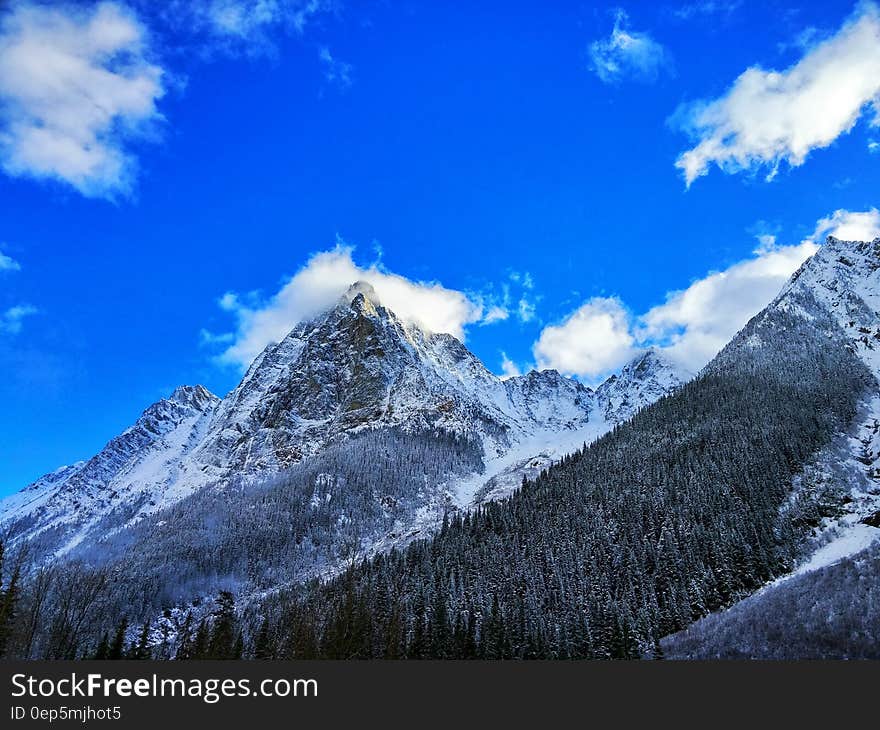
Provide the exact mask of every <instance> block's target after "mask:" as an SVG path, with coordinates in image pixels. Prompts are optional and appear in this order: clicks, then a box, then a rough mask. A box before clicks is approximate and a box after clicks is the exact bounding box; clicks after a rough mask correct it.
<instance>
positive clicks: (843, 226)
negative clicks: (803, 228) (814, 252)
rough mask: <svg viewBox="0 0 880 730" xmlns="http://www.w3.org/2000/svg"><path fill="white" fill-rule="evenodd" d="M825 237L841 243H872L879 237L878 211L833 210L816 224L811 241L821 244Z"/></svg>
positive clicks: (879, 218) (879, 219)
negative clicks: (831, 237) (830, 237)
mask: <svg viewBox="0 0 880 730" xmlns="http://www.w3.org/2000/svg"><path fill="white" fill-rule="evenodd" d="M826 236H834V237H835V238H839V239H840V240H841V241H873V240H874V239H875V238H878V237H880V211H878V210H877V209H876V208H871V209H870V210H865V211H861V212H855V211H850V210H835V211H834V212H833V213H832V214H831V215H830V216H828V217H827V218H822V219H821V220H819V222H818V223H817V224H816V230H815V231H814V232H813V235H812V240H813V241H816V242H817V243H821V242H822V241H824V240H825V238H826Z"/></svg>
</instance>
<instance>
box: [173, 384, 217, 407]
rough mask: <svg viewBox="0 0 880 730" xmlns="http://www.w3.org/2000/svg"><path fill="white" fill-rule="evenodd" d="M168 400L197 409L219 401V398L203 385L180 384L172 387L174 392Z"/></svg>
mask: <svg viewBox="0 0 880 730" xmlns="http://www.w3.org/2000/svg"><path fill="white" fill-rule="evenodd" d="M168 400H172V401H175V402H176V403H179V404H180V405H184V406H190V407H192V408H196V409H198V410H202V409H204V408H205V406H206V405H208V404H211V403H218V402H219V401H220V399H219V398H218V397H217V396H216V395H214V394H213V393H212V392H211V391H210V390H208V389H207V388H206V387H205V386H204V385H180V386H178V387H177V388H175V389H174V392H173V393H172V394H171V396H170V397H169V398H168Z"/></svg>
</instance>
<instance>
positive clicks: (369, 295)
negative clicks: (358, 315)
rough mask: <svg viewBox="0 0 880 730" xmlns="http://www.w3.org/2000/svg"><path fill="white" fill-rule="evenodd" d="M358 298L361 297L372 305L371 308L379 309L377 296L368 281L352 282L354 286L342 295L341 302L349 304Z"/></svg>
mask: <svg viewBox="0 0 880 730" xmlns="http://www.w3.org/2000/svg"><path fill="white" fill-rule="evenodd" d="M358 296H362V297H363V298H364V299H366V300H367V301H369V302H370V303H372V304H373V306H376V307H379V306H381V304H382V303H381V302H380V301H379V295H378V294H377V293H376V290H375V289H374V288H373V285H372V284H370V282H368V281H356V282H354V284H352V285H351V286H349V287H348V289H347V290H346V291H345V294H343V295H342V300H343V301H345V302H347V303H349V304H350V303H351V302H353V301H354V300H355V299H356V298H357V297H358Z"/></svg>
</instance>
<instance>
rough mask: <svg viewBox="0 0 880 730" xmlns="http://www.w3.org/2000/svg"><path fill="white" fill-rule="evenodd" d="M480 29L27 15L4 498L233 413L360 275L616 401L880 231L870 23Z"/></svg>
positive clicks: (306, 9)
mask: <svg viewBox="0 0 880 730" xmlns="http://www.w3.org/2000/svg"><path fill="white" fill-rule="evenodd" d="M453 5H454V6H453ZM470 5H471V4H465V3H462V4H451V3H446V2H428V1H427V0H425V1H424V2H417V1H415V0H413V1H411V2H395V0H387V1H383V2H361V3H357V4H355V3H351V2H349V3H346V2H344V1H343V0H340V2H333V3H331V2H322V1H321V0H309V1H308V2H307V1H306V0H192V1H190V2H175V3H168V4H164V5H163V7H164V10H163V11H161V12H159V11H157V10H156V6H157V4H155V3H150V2H146V0H115V1H113V2H103V3H94V2H79V3H69V4H65V3H58V2H52V3H40V2H36V1H33V0H22V1H20V2H13V3H12V4H11V5H9V6H8V7H7V9H6V10H5V11H4V12H3V13H2V14H0V167H2V174H0V404H2V405H0V495H2V494H5V493H9V492H12V491H15V490H17V489H20V488H21V487H23V486H24V485H25V484H27V483H28V482H29V481H31V480H33V479H34V478H36V477H38V476H40V475H41V474H43V473H45V472H47V471H51V470H52V469H54V468H56V467H58V466H60V465H62V464H65V463H70V462H73V461H76V460H78V459H82V458H87V457H89V456H91V455H92V454H93V453H95V452H96V451H97V450H98V449H99V448H100V447H101V446H102V445H103V444H104V443H105V442H106V441H107V440H108V439H109V438H110V437H112V436H113V435H115V434H117V433H118V432H120V431H121V430H122V429H124V428H125V427H126V426H128V425H129V424H130V423H131V422H132V421H133V420H134V419H135V418H136V417H137V415H138V414H139V412H140V411H141V410H142V409H143V408H144V407H146V406H147V405H149V404H150V403H152V402H153V401H155V400H157V399H158V398H160V397H162V396H164V395H167V394H168V393H170V391H171V390H172V389H173V388H174V387H175V386H176V385H178V384H181V383H195V382H200V383H203V384H205V385H206V386H207V387H209V388H210V389H211V390H213V391H214V392H216V393H218V394H220V395H222V394H225V393H226V392H227V391H228V390H229V389H231V388H232V387H234V385H235V384H236V383H237V381H238V379H239V378H240V375H241V371H242V368H243V367H245V366H246V364H247V361H248V359H249V358H250V357H251V356H252V355H253V354H254V353H255V352H256V351H258V350H259V349H260V348H261V347H263V346H264V345H265V344H267V343H268V342H269V341H271V339H273V338H277V337H278V336H283V332H284V331H286V329H288V328H289V327H291V326H292V325H293V324H294V323H295V322H296V321H297V319H298V318H299V317H301V316H306V315H307V314H309V313H311V312H312V311H313V310H315V309H316V308H319V307H321V306H324V304H325V303H326V301H327V300H328V298H332V297H334V296H336V295H337V291H338V290H339V288H340V287H344V284H345V283H351V282H350V281H348V279H349V278H350V277H352V276H356V277H359V278H367V279H370V280H372V281H374V283H375V284H376V286H377V289H378V290H379V294H380V297H382V298H384V299H387V300H388V301H389V302H391V303H398V302H399V303H400V308H401V309H402V310H404V311H402V315H403V316H405V317H408V318H410V319H413V320H415V321H419V322H421V323H423V324H425V325H427V326H429V327H431V328H433V329H445V330H447V331H451V332H453V333H455V334H459V335H461V336H463V337H465V339H466V343H467V344H468V346H469V347H470V348H471V349H472V350H473V351H474V352H475V353H476V354H477V355H478V356H480V357H481V358H482V359H483V360H484V362H485V363H486V364H487V366H488V367H489V368H490V369H492V370H494V371H495V372H498V373H499V374H501V373H502V372H505V371H506V372H508V373H511V372H515V371H516V370H517V369H518V370H524V369H527V368H529V367H533V366H536V365H537V366H539V367H557V368H558V369H560V370H562V371H564V372H566V373H568V374H571V375H574V376H576V377H579V378H581V379H583V380H584V381H585V382H587V383H594V382H597V381H598V380H600V379H601V378H602V377H604V375H606V374H607V373H609V372H611V371H613V370H614V369H616V368H617V367H619V366H620V365H621V364H623V363H624V362H625V361H626V360H627V359H628V358H629V357H631V356H632V355H633V354H634V353H635V352H637V351H638V350H639V349H640V348H642V347H644V346H646V345H649V344H656V345H658V346H661V347H664V348H666V349H667V350H668V352H669V354H670V356H671V357H673V358H674V359H677V360H678V361H679V362H681V363H682V365H684V366H685V367H688V368H690V369H697V368H699V367H700V366H701V365H702V364H703V363H704V362H705V361H706V360H707V359H708V358H709V357H711V355H712V354H713V352H714V351H715V349H717V347H718V346H720V344H723V342H724V341H725V339H727V338H728V337H729V336H730V335H731V334H732V333H734V332H735V331H736V329H737V328H738V327H740V326H741V325H742V324H743V323H744V321H745V320H746V319H747V318H748V316H750V315H751V314H753V313H754V312H756V311H757V310H758V309H760V308H761V307H762V306H763V305H764V304H766V303H767V302H768V301H769V300H770V299H771V298H772V296H773V294H774V293H775V291H776V290H778V288H779V286H780V285H781V283H782V282H783V281H784V280H785V278H786V277H787V276H788V275H789V274H790V273H791V272H792V271H793V270H794V268H796V267H797V265H799V264H800V262H801V261H802V260H803V259H804V258H805V257H806V256H808V255H809V254H810V253H811V252H812V251H814V250H815V247H816V245H818V244H820V243H821V240H822V239H823V237H824V235H826V234H828V233H836V234H843V237H859V238H864V237H870V236H873V235H877V234H878V232H880V214H878V213H877V211H876V206H877V205H878V201H877V196H876V190H878V189H880V153H878V150H880V146H878V145H877V142H878V141H880V128H878V127H877V126H876V125H875V124H874V122H875V120H876V118H877V114H878V111H880V106H878V105H877V100H878V98H880V96H878V94H880V57H878V55H880V51H878V50H877V49H878V48H880V43H878V39H880V15H878V11H877V7H876V5H874V4H872V3H861V4H853V3H852V2H825V3H806V2H801V3H798V2H761V3H749V2H724V1H723V0H704V1H702V2H700V1H699V0H698V1H696V2H688V1H687V0H683V1H682V2H679V3H676V2H669V3H668V4H663V3H655V2H651V3H647V2H645V3H639V2H627V3H623V4H622V5H621V4H618V3H612V4H599V3H577V2H559V3H526V2H522V3H518V2H513V3H511V2H504V3H501V2H498V3H492V2H487V3H480V4H479V8H474V7H469V6H470ZM49 51H51V52H49ZM771 71H772V72H777V73H769V72H771ZM688 183H689V185H688ZM503 362H504V364H503Z"/></svg>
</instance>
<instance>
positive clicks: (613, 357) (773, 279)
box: [533, 208, 880, 380]
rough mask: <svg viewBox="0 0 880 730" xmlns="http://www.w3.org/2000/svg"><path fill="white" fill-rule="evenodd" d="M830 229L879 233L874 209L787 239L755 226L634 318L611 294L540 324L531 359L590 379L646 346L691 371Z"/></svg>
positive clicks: (836, 216) (879, 216)
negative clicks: (744, 254) (708, 267)
mask: <svg viewBox="0 0 880 730" xmlns="http://www.w3.org/2000/svg"><path fill="white" fill-rule="evenodd" d="M761 227H763V225H762V226H761ZM829 235H830V236H834V237H836V238H840V239H843V240H856V241H871V240H873V239H875V238H877V237H880V211H878V210H877V209H876V208H871V209H870V210H866V211H848V210H837V211H835V212H834V213H832V214H831V215H829V216H827V217H825V218H822V219H820V220H819V221H818V222H817V224H816V228H815V230H814V232H813V234H812V235H811V236H809V237H808V238H806V239H804V240H803V241H801V242H800V243H799V244H794V245H789V246H784V245H779V244H778V243H777V239H776V236H775V235H772V234H768V233H759V234H758V235H757V239H758V243H759V245H758V247H757V248H756V249H755V250H754V251H753V252H752V255H751V256H750V257H749V258H746V259H744V260H742V261H738V262H737V263H735V264H733V265H731V266H729V267H727V268H726V269H724V270H722V271H713V272H710V273H709V274H707V275H706V276H704V277H702V278H700V279H697V280H696V281H694V282H693V283H691V284H690V286H688V287H686V288H685V289H682V290H680V291H673V292H670V293H669V294H667V295H666V301H665V302H663V303H662V304H659V305H657V306H655V307H652V308H651V309H649V310H648V311H647V312H646V313H644V314H642V315H641V316H639V317H636V318H632V317H630V316H628V314H627V310H626V308H625V306H624V305H623V304H622V303H621V302H620V300H618V299H591V300H590V301H588V302H586V303H585V304H584V305H582V306H581V307H580V308H579V309H577V310H576V311H575V312H573V313H572V314H571V315H569V317H567V318H566V319H565V320H564V321H563V322H562V324H560V325H554V326H551V327H546V328H544V330H543V331H542V332H541V335H540V337H539V339H538V341H537V342H536V343H535V345H534V348H533V350H534V353H535V358H536V360H537V362H538V364H539V366H541V367H555V368H557V369H558V370H561V371H563V372H566V373H568V374H572V375H578V376H580V377H582V378H585V379H588V380H591V379H595V378H596V377H597V376H599V375H603V374H605V373H607V372H609V371H612V370H616V369H617V368H619V367H621V366H622V365H624V364H625V363H626V362H627V360H628V359H629V358H630V357H632V355H633V353H634V351H635V350H636V348H639V347H647V346H651V345H653V346H655V347H659V348H661V349H662V350H664V351H665V352H666V354H667V355H669V356H670V357H671V358H672V359H673V360H676V361H677V362H679V363H680V364H681V365H683V366H685V367H686V368H688V369H689V370H692V371H694V372H696V371H698V370H699V369H701V368H702V367H703V366H704V365H705V364H706V363H707V362H708V361H709V360H711V359H712V358H713V357H714V356H715V355H716V354H717V353H718V351H719V350H720V349H721V348H722V347H724V345H726V344H727V343H728V342H729V341H730V340H731V339H732V338H733V336H734V335H735V334H736V333H737V332H739V330H741V329H742V328H743V327H744V326H745V324H746V323H747V322H748V321H749V320H750V319H751V318H752V317H753V316H755V315H756V314H757V313H758V312H760V311H761V310H762V309H763V308H764V307H765V306H767V304H769V303H770V302H771V301H772V300H773V298H774V297H775V296H776V295H777V294H778V293H779V291H780V290H781V289H782V287H783V286H784V285H785V283H786V282H787V281H788V279H789V277H790V276H791V275H792V274H793V273H794V272H795V271H797V269H798V267H799V266H800V265H801V264H802V263H803V262H804V261H805V260H806V259H808V258H809V257H810V256H812V255H813V254H814V253H815V252H816V251H817V250H818V249H819V245H820V244H821V242H823V241H824V240H825V238H826V237H827V236H829Z"/></svg>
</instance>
